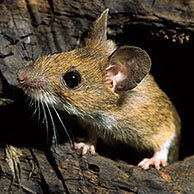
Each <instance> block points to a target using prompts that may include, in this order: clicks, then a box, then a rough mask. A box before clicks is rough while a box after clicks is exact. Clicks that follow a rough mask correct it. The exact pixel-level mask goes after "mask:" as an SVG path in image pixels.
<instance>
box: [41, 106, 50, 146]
mask: <svg viewBox="0 0 194 194" xmlns="http://www.w3.org/2000/svg"><path fill="white" fill-rule="evenodd" d="M40 104H41V106H42V110H43V114H44V117H43V120H42V123H46V131H47V143H48V142H49V135H48V134H49V133H48V132H49V127H48V119H47V113H46V110H45V106H44V103H42V102H41V103H40Z"/></svg>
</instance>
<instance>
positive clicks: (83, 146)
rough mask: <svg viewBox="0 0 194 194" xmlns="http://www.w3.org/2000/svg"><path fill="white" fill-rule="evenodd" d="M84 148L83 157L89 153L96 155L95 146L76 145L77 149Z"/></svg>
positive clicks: (81, 143)
mask: <svg viewBox="0 0 194 194" xmlns="http://www.w3.org/2000/svg"><path fill="white" fill-rule="evenodd" d="M81 148H82V155H85V154H86V153H87V152H90V153H91V154H95V153H96V151H95V146H94V145H91V144H87V143H83V142H80V143H76V144H75V149H81Z"/></svg>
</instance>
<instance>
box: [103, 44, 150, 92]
mask: <svg viewBox="0 0 194 194" xmlns="http://www.w3.org/2000/svg"><path fill="white" fill-rule="evenodd" d="M150 68H151V60H150V57H149V55H148V54H147V53H146V52H145V51H144V50H143V49H141V48H138V47H133V46H122V47H120V48H118V49H117V50H116V51H115V52H114V53H113V54H112V55H111V56H110V59H109V63H108V67H107V68H106V71H107V74H106V80H107V82H108V83H109V84H111V85H112V88H111V89H112V90H113V91H114V92H115V91H126V90H130V89H133V88H134V87H136V86H137V85H138V83H140V82H141V80H142V79H143V78H144V77H145V76H146V75H147V74H148V73H149V71H150Z"/></svg>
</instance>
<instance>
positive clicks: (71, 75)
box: [63, 70, 81, 89]
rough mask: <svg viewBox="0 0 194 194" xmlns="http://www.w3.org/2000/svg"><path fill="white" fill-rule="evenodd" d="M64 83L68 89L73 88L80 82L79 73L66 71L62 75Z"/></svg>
mask: <svg viewBox="0 0 194 194" xmlns="http://www.w3.org/2000/svg"><path fill="white" fill-rule="evenodd" d="M63 79H64V81H65V85H66V86H67V87H68V88H70V89H75V88H77V87H78V85H79V84H80V83H81V75H80V73H79V72H78V71H75V70H73V71H68V72H67V73H65V74H64V75H63Z"/></svg>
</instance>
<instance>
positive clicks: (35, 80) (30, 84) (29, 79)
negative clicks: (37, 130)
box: [17, 66, 46, 89]
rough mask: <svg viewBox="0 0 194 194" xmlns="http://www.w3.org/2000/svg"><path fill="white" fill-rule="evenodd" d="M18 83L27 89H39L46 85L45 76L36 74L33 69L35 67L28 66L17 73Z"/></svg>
mask: <svg viewBox="0 0 194 194" xmlns="http://www.w3.org/2000/svg"><path fill="white" fill-rule="evenodd" d="M17 80H18V83H19V84H20V85H21V86H23V87H25V88H26V89H27V88H34V89H35V88H39V87H41V86H43V85H45V81H46V80H45V79H44V76H42V75H40V74H39V73H36V72H35V71H34V69H33V66H27V67H24V68H22V69H20V70H19V71H18V73H17Z"/></svg>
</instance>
